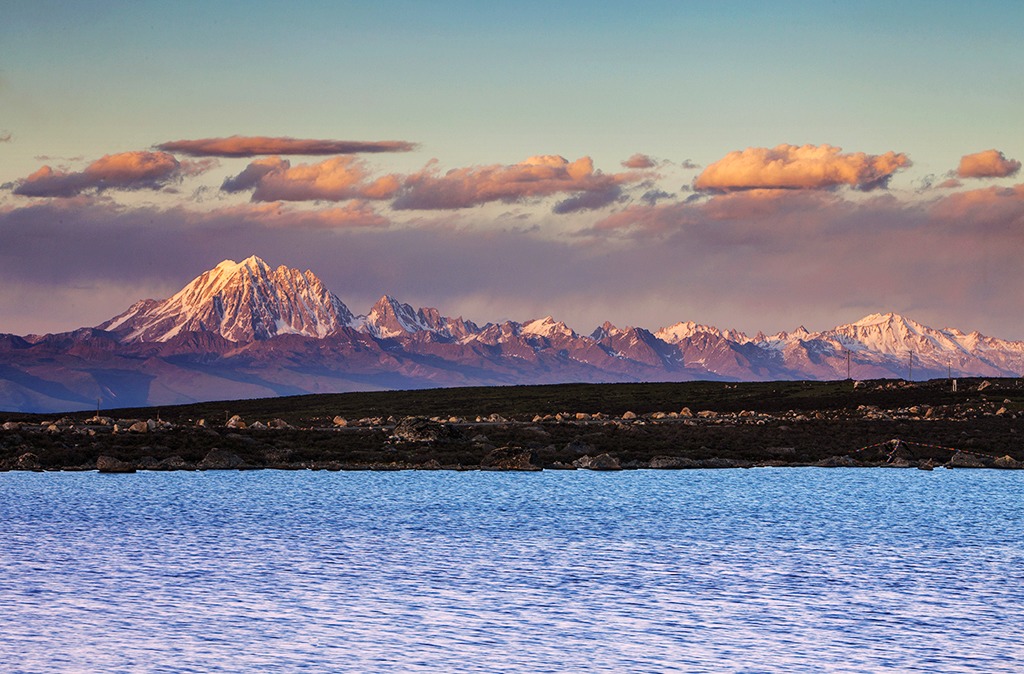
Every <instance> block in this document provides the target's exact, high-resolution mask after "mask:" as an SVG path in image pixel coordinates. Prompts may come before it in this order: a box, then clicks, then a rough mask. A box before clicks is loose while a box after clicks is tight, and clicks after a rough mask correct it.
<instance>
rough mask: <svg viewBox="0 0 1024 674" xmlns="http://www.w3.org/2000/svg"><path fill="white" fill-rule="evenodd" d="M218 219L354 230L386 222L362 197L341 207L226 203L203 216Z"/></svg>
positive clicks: (289, 226) (282, 225)
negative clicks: (301, 207) (305, 207)
mask: <svg viewBox="0 0 1024 674" xmlns="http://www.w3.org/2000/svg"><path fill="white" fill-rule="evenodd" d="M203 217H205V218H218V219H222V220H230V219H242V220H245V221H249V222H258V223H260V224H262V225H265V226H267V227H283V228H294V227H305V228H313V229H357V228H363V227H387V226H388V225H390V224H391V223H390V221H389V220H388V219H387V218H385V217H384V216H382V215H380V214H379V213H377V212H376V211H375V210H374V209H373V207H372V206H371V205H370V204H369V203H367V202H366V201H362V200H353V201H350V202H349V203H347V204H345V205H344V206H339V207H336V208H323V209H318V210H302V209H292V208H288V207H287V206H285V204H283V203H282V202H280V201H273V202H268V203H261V204H243V205H239V206H229V207H226V208H221V209H217V210H215V211H213V212H212V213H210V214H207V215H205V216H203Z"/></svg>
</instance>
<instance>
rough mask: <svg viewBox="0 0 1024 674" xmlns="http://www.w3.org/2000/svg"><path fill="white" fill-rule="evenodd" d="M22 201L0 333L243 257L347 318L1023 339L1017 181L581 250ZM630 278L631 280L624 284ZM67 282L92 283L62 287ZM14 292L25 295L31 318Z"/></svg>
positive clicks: (824, 202)
mask: <svg viewBox="0 0 1024 674" xmlns="http://www.w3.org/2000/svg"><path fill="white" fill-rule="evenodd" d="M26 203H27V205H25V206H11V205H8V206H6V207H5V206H3V205H0V231H2V232H3V233H4V246H2V247H0V317H3V319H4V324H3V327H2V331H4V332H8V331H16V332H22V333H25V332H39V331H44V330H49V329H56V328H60V329H70V328H74V327H78V326H79V325H95V324H98V323H100V322H102V321H103V320H106V319H107V318H109V317H111V316H113V315H115V314H117V313H119V312H121V311H123V310H124V309H125V308H127V306H128V304H130V302H131V301H132V300H133V299H137V298H139V297H142V296H153V295H154V294H156V293H158V292H159V293H161V294H156V295H155V296H156V297H167V296H169V295H170V294H172V293H173V292H175V291H177V290H178V289H180V288H181V287H182V286H183V285H185V283H187V282H188V281H189V280H191V279H192V278H193V277H195V276H196V275H198V274H199V273H201V272H202V271H204V270H206V269H210V268H212V267H213V266H214V265H216V264H217V263H218V262H220V261H221V260H223V259H226V258H230V259H235V260H238V259H242V258H244V257H247V256H248V255H251V254H254V253H255V254H259V255H261V256H262V257H264V258H265V259H266V260H267V261H268V262H270V263H272V264H274V265H277V264H285V265H288V266H291V267H301V268H302V269H307V268H309V269H312V270H313V271H314V272H316V273H317V274H318V275H319V276H321V277H322V278H323V280H324V283H325V284H326V285H327V287H329V288H331V289H332V290H333V291H334V292H336V293H338V294H339V297H341V299H342V300H343V301H344V302H345V303H346V304H348V305H349V306H350V307H351V308H352V309H353V311H356V312H361V311H366V310H367V309H368V308H369V307H370V306H371V305H372V303H373V301H374V300H376V299H377V298H378V297H380V295H382V294H384V293H390V294H393V295H395V296H396V297H398V298H400V299H402V300H403V301H405V302H409V303H412V304H414V305H416V306H437V307H438V308H439V309H440V310H441V311H442V312H444V313H445V314H447V315H458V314H460V313H461V314H463V315H465V316H466V317H467V318H470V319H472V320H475V321H478V322H480V323H483V322H486V321H496V320H503V319H505V318H513V319H516V320H525V319H528V318H535V317H537V316H543V315H546V314H553V315H555V316H556V317H558V318H559V319H562V320H565V321H567V322H568V323H569V324H570V326H572V327H574V328H575V329H577V330H578V331H580V332H589V331H590V330H591V329H592V328H593V327H595V326H596V325H598V324H600V323H601V322H603V321H604V320H611V321H612V322H613V323H616V324H617V325H640V326H643V327H648V328H651V329H656V328H657V327H660V326H661V325H666V324H670V323H673V322H676V321H680V320H697V321H699V322H703V323H711V324H718V325H720V326H722V327H725V326H729V327H737V328H739V329H742V330H747V331H748V332H754V331H756V330H759V329H763V330H765V332H769V333H770V332H772V331H775V330H781V329H792V328H793V327H795V326H796V325H798V324H800V323H805V324H806V325H807V327H808V328H810V329H824V328H828V327H832V326H833V325H836V324H837V323H840V322H845V321H852V320H856V319H857V318H860V317H861V316H863V315H864V314H867V313H872V312H874V311H887V310H893V311H899V312H902V313H906V314H908V315H910V316H912V317H914V318H916V319H918V320H921V321H923V322H925V323H927V324H929V325H933V326H935V327H944V326H953V327H960V328H965V329H969V330H970V329H978V330H981V331H982V332H984V333H986V334H990V335H994V336H998V337H1006V338H1014V339H1020V338H1022V337H1024V333H1022V328H1021V325H1020V321H1019V320H1018V316H1019V314H1020V307H1019V304H1020V300H1019V297H1018V296H1017V295H1016V294H1015V293H1014V292H1011V290H1012V289H1014V288H1017V287H1020V286H1021V284H1022V283H1024V268H1022V267H1021V265H1020V264H1019V259H1018V258H1019V251H1020V250H1021V246H1022V245H1024V185H1017V186H1015V187H1007V188H1003V187H990V188H986V189H978V190H969V191H963V192H955V193H942V192H937V191H933V192H930V193H929V195H928V197H927V198H915V199H910V200H908V199H903V198H896V197H893V196H890V195H888V194H885V193H879V194H878V195H870V196H868V197H867V198H857V199H848V198H845V197H844V194H843V193H842V192H829V191H820V190H818V191H816V190H791V191H782V190H760V191H756V190H755V191H744V192H733V193H730V194H726V195H718V196H714V197H711V198H709V197H707V196H703V197H699V198H696V199H693V200H690V201H683V202H673V203H670V202H663V203H659V204H658V205H657V206H653V207H649V206H642V205H639V204H637V205H634V206H631V207H628V208H625V209H623V210H622V211H620V212H619V213H616V214H614V215H613V216H610V217H608V218H605V221H611V220H612V219H613V218H617V219H619V220H621V221H622V222H620V224H619V226H617V227H614V228H610V227H606V228H605V229H602V230H594V231H591V232H588V235H587V236H576V237H571V236H562V235H560V234H558V232H557V231H555V229H556V228H552V227H547V226H540V227H536V228H533V227H529V228H521V229H513V228H496V227H494V226H493V223H492V222H491V218H490V216H489V215H486V214H484V213H478V212H474V211H467V212H462V213H458V214H455V215H456V217H452V215H451V214H443V217H438V218H437V220H436V221H435V222H433V223H431V222H425V219H422V218H417V220H416V222H415V223H413V224H405V225H402V224H398V223H396V224H393V225H392V226H383V225H380V226H374V225H373V216H372V209H370V206H371V205H372V204H370V205H368V204H366V203H360V202H358V201H354V202H350V203H348V204H344V205H342V206H341V207H340V208H328V209H325V210H324V211H323V212H320V211H316V210H308V211H307V210H301V209H299V208H296V207H293V206H291V205H290V204H276V203H257V204H242V205H240V206H238V207H233V208H224V209H217V210H213V211H207V210H201V209H190V208H185V207H181V206H179V207H175V208H171V209H166V210H164V209H159V208H156V207H126V206H118V205H117V204H114V203H111V202H108V201H105V200H95V199H86V198H81V199H65V200H49V201H33V202H26ZM360 214H362V215H360ZM485 215H486V217H485ZM367 216H368V219H367ZM627 216H628V217H627ZM547 217H548V218H549V220H556V219H559V218H556V216H547ZM454 220H458V224H454V225H453V224H452V221H454ZM559 220H560V219H559ZM378 222H379V221H378ZM439 223H442V224H439ZM541 224H542V225H543V224H544V223H543V222H542V223H541ZM54 241H59V242H61V245H54V244H53V242H54ZM112 241H115V242H117V245H111V242H112ZM125 250H131V251H132V254H131V255H125V254H124V251H125ZM379 260H387V261H388V264H378V263H377V261H379ZM630 269H643V270H646V273H624V272H622V270H630ZM69 286H74V287H90V286H94V287H96V288H97V289H98V290H97V292H96V293H93V294H88V295H87V294H82V295H80V296H77V297H74V298H65V297H64V295H62V294H61V293H60V292H57V289H59V288H64V287H69ZM126 288H127V289H135V290H134V292H128V291H126V290H125V289H126ZM154 288H158V289H160V290H154ZM46 289H55V295H54V296H53V299H46V298H47V297H48V295H47V293H46V292H45V290H46ZM115 291H116V292H115ZM143 294H145V295H143ZM86 296H88V299H87V300H86V299H83V298H84V297H86ZM24 297H32V298H38V300H37V304H36V305H35V306H34V311H33V312H32V313H31V314H30V315H29V314H26V312H25V310H24V304H25V300H24ZM83 301H87V302H88V303H89V304H88V305H87V308H88V312H87V311H85V310H84V309H83V308H82V306H81V302H83ZM76 302H77V303H78V304H75V303H76ZM19 307H21V308H20V309H19ZM8 310H10V311H11V312H14V313H9V312H8ZM19 312H20V313H19ZM12 316H13V318H12Z"/></svg>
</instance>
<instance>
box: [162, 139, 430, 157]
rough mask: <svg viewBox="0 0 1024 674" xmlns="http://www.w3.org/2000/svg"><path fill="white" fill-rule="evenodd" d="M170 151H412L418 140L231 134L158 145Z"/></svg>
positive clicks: (211, 154) (230, 153) (245, 153)
mask: <svg viewBox="0 0 1024 674" xmlns="http://www.w3.org/2000/svg"><path fill="white" fill-rule="evenodd" d="M157 149H160V150H164V151H166V152H178V153H180V154H186V155H190V156H193V157H255V156H258V155H276V154H302V155H330V154H359V153H373V152H409V151H411V150H414V149H416V144H415V143H410V142H407V141H404V140H381V141H370V142H367V141H357V140H314V139H302V138H270V137H267V136H230V137H228V138H200V139H197V140H174V141H169V142H166V143H161V144H159V145H157Z"/></svg>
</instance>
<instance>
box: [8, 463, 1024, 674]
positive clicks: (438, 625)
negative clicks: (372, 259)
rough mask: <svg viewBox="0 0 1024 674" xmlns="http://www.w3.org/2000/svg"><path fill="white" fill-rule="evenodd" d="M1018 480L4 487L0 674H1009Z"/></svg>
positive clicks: (750, 477) (691, 475)
mask: <svg viewBox="0 0 1024 674" xmlns="http://www.w3.org/2000/svg"><path fill="white" fill-rule="evenodd" d="M1022 503H1024V472H1021V471H1003V472H999V471H988V470H985V471H952V470H936V471H933V472H922V471H917V470H891V469H890V470H886V469H839V470H826V469H811V468H807V469H757V470H719V471H708V470H689V471H630V472H623V473H615V474H602V473H594V472H590V471H575V472H552V471H546V472H543V473H529V474H516V473H481V472H466V473H456V472H398V473H370V472H355V473H327V472H277V471H261V472H229V471H219V472H214V471H211V472H202V473H187V472H173V473H137V474H134V475H99V474H96V473H0V671H6V672H94V671H96V672H100V671H102V672H117V671H123V672H215V671H223V672H244V671H259V672H271V671H288V672H291V671H344V672H456V671H458V672H670V671H678V672H820V671H833V672H1020V671H1024V641H1022V640H1024V589H1022V583H1021V581H1022V579H1024V526H1022V525H1024V516H1022V511H1021V504H1022Z"/></svg>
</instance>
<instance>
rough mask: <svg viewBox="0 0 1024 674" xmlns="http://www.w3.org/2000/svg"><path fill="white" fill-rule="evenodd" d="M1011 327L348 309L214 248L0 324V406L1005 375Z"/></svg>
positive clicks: (1016, 358)
mask: <svg viewBox="0 0 1024 674" xmlns="http://www.w3.org/2000/svg"><path fill="white" fill-rule="evenodd" d="M1022 362H1024V342H1011V341H1006V340H1001V339H996V338H992V337H986V336H984V335H981V334H978V333H977V332H972V333H964V332H961V331H959V330H954V329H942V330H936V329H934V328H930V327H927V326H924V325H921V324H920V323H917V322H915V321H912V320H910V319H908V318H905V317H903V316H899V315H896V314H874V315H871V316H867V317H865V318H863V319H861V320H859V321H857V322H856V323H852V324H849V325H841V326H838V327H836V328H833V329H832V330H827V331H824V332H808V331H807V330H806V329H804V328H802V327H801V328H798V329H797V330H794V331H793V332H790V333H786V332H782V333H779V334H776V335H771V336H766V335H763V334H760V333H759V334H757V335H756V336H754V337H748V336H747V335H745V334H743V333H741V332H737V331H735V330H719V329H718V328H715V327H713V326H707V325H700V324H697V323H693V322H685V323H676V324H674V325H671V326H668V327H664V328H661V329H659V330H657V331H656V332H653V333H652V332H650V331H648V330H645V329H643V328H638V327H626V328H618V327H616V326H614V325H612V324H611V323H605V324H604V325H602V326H601V327H599V328H597V329H596V330H595V331H594V332H593V333H592V334H591V335H589V336H584V335H579V334H577V333H576V332H574V331H573V330H571V329H570V328H569V327H567V326H566V325H565V324H564V323H562V322H560V321H558V320H556V319H554V318H553V317H551V316H547V317H544V318H540V319H535V320H529V321H525V322H523V323H518V322H515V321H506V322H504V323H500V324H487V325H485V326H482V327H481V326H477V325H475V324H474V323H472V322H470V321H465V320H463V319H462V318H450V317H447V316H444V315H442V314H441V313H440V312H439V311H438V310H437V309H433V308H420V309H414V308H413V307H411V306H409V305H408V304H403V303H402V302H400V301H398V300H397V299H395V298H393V297H391V296H388V295H385V296H384V297H382V298H381V299H380V300H379V301H378V302H377V303H376V304H375V305H374V306H373V307H372V308H371V309H370V311H368V312H367V313H366V314H365V315H360V316H356V315H353V313H352V312H351V311H350V310H349V309H348V307H346V306H345V304H344V303H343V302H342V301H341V300H340V299H339V298H338V297H337V296H336V295H335V294H334V293H332V292H331V291H329V290H328V289H327V288H326V287H325V286H324V284H323V283H322V282H321V281H320V279H319V278H317V276H316V275H315V274H313V272H311V271H305V272H301V271H299V270H297V269H288V268H286V267H283V266H282V267H278V268H277V269H272V268H271V267H270V266H269V265H267V263H266V262H264V261H263V260H261V259H259V258H258V257H255V256H254V257H250V258H248V259H246V260H243V261H242V262H240V263H236V262H232V261H230V260H226V261H224V262H222V263H220V264H219V265H217V266H216V267H215V268H214V269H211V270H210V271H207V272H204V273H203V274H201V275H200V276H199V277H198V278H196V279H195V280H194V281H192V282H191V283H189V284H188V285H187V286H185V288H183V289H182V290H181V291H180V292H178V293H176V294H175V295H174V296H172V297H170V298H168V299H165V300H142V301H140V302H137V303H136V304H134V305H133V306H132V307H130V308H129V309H128V310H127V311H125V312H124V313H122V314H120V315H118V316H116V317H114V318H112V319H110V320H109V321H107V322H105V323H103V324H101V325H100V326H98V327H97V328H82V329H79V330H76V331H73V332H68V333H61V334H56V335H45V336H42V337H38V336H28V337H19V336H15V335H0V410H10V411H23V412H51V411H65V410H78V409H90V408H94V407H96V406H97V404H98V405H99V406H100V407H103V408H112V407H131V406H145V405H172V404H179V403H187V402H196V401H203V400H224V399H238V398H258V397H272V396H281V395H294V394H300V393H329V392H346V391H359V390H374V389H389V388H406V389H411V388H427V387H443V386H467V385H509V384H537V383H558V382H629V381H688V380H695V379H710V380H722V381H763V380H787V379H788V380H792V379H843V378H845V377H846V376H847V372H848V371H849V374H850V376H852V377H854V378H881V377H902V378H907V377H912V378H914V379H926V378H933V377H945V376H947V373H951V374H952V375H953V376H983V377H996V376H1016V375H1018V374H1019V372H1020V369H1021V367H1022Z"/></svg>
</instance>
